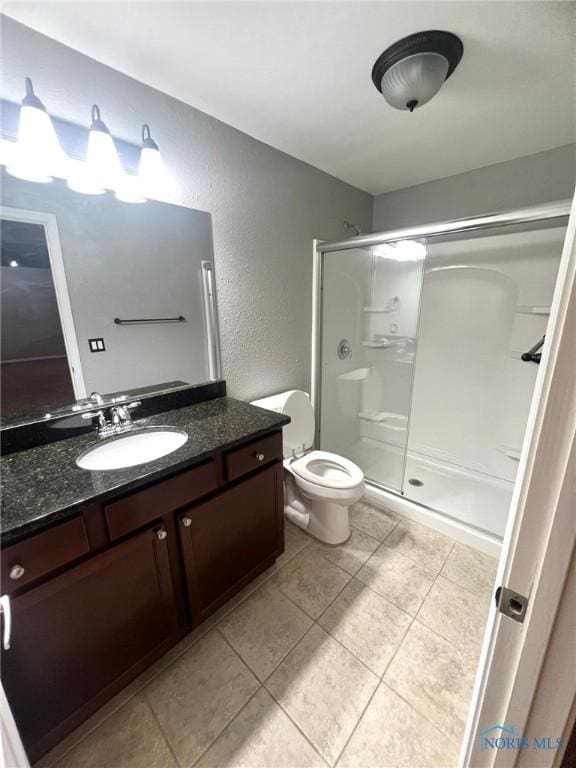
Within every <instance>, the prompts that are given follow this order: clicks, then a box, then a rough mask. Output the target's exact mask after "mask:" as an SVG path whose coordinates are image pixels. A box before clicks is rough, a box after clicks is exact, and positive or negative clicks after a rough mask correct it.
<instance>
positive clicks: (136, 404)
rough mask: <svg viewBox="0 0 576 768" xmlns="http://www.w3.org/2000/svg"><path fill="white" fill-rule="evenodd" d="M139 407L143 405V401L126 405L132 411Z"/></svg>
mask: <svg viewBox="0 0 576 768" xmlns="http://www.w3.org/2000/svg"><path fill="white" fill-rule="evenodd" d="M139 405H142V400H134V402H133V403H128V405H125V406H124V407H125V408H128V410H129V411H131V410H132V409H133V408H138V406H139Z"/></svg>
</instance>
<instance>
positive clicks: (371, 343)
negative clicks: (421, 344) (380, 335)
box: [361, 336, 414, 349]
mask: <svg viewBox="0 0 576 768" xmlns="http://www.w3.org/2000/svg"><path fill="white" fill-rule="evenodd" d="M411 342H414V338H413V337H412V336H393V337H387V338H385V339H364V340H363V341H362V342H361V344H362V346H363V347H369V348H370V349H390V348H392V347H398V346H400V345H401V344H406V343H411Z"/></svg>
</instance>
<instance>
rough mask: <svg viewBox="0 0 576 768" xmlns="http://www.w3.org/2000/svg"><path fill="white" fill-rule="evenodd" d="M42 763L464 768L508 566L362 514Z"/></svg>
mask: <svg viewBox="0 0 576 768" xmlns="http://www.w3.org/2000/svg"><path fill="white" fill-rule="evenodd" d="M351 522H352V526H353V530H352V535H351V537H350V539H349V540H348V541H347V542H346V543H345V544H344V545H342V546H339V547H331V546H328V545H323V544H321V543H320V542H318V541H316V540H314V539H311V538H310V537H309V536H307V535H306V534H305V533H304V532H303V531H301V530H299V529H298V528H295V527H294V526H292V525H290V524H287V527H286V551H285V553H284V554H283V555H282V557H281V558H279V560H278V561H277V562H276V564H275V565H274V567H273V568H271V569H269V571H267V572H266V573H264V574H262V576H260V577H259V578H258V579H256V581H255V582H253V583H252V584H250V585H249V586H248V587H247V588H246V589H245V590H243V592H242V593H240V595H237V596H236V597H235V598H233V599H232V600H231V601H230V602H229V603H228V604H227V605H226V606H224V608H222V609H220V611H219V612H218V613H217V614H216V615H215V616H213V617H211V618H210V619H209V620H208V621H207V622H205V624H203V625H202V626H201V627H199V628H198V629H197V630H195V631H194V632H193V633H192V634H191V635H189V636H188V637H187V638H185V639H184V640H183V641H182V642H181V643H180V644H179V645H178V646H176V648H174V649H172V650H171V651H169V652H168V653H167V654H166V655H165V656H164V657H163V658H162V659H160V660H159V661H158V662H156V664H154V665H153V667H151V668H150V669H148V670H147V671H146V672H145V673H144V674H143V675H141V676H140V677H139V678H138V679H137V680H135V681H134V682H133V683H132V684H131V685H129V686H128V688H126V689H125V690H124V691H122V692H121V693H120V694H118V696H117V697H116V698H115V699H113V700H112V701H111V702H109V703H108V704H107V705H106V706H105V707H104V708H103V709H101V710H100V711H99V712H97V713H96V714H95V715H94V716H93V717H92V718H91V719H90V720H89V721H87V722H86V723H84V724H83V725H82V726H81V727H80V728H78V729H77V730H76V731H75V732H74V733H73V734H71V735H70V736H69V737H68V738H67V739H66V740H65V741H64V742H63V743H62V744H60V745H59V746H58V747H56V748H55V749H54V750H53V751H52V752H51V753H49V754H48V755H46V757H45V758H43V759H42V760H41V761H40V765H41V766H46V767H47V766H49V767H50V768H104V766H106V768H192V766H198V767H200V766H201V767H202V768H224V767H225V766H234V768H240V767H241V766H246V768H248V767H250V768H299V767H300V766H326V765H328V766H335V765H338V766H342V767H344V766H346V767H347V768H377V767H381V768H392V767H393V766H395V767H400V768H449V767H450V766H454V765H455V764H456V761H457V756H458V750H459V742H460V739H461V737H462V731H463V728H464V723H465V718H466V713H467V708H468V703H469V700H470V696H471V692H472V685H473V680H474V674H475V670H476V663H477V658H478V653H479V650H480V644H481V640H482V633H483V630H484V624H485V621H486V616H487V611H488V605H489V600H490V594H491V587H492V582H493V580H494V577H495V572H496V560H493V559H492V558H490V557H487V556H485V555H482V554H479V553H478V552H475V551H474V550H472V549H469V548H468V547H465V546H463V545H462V544H459V543H455V542H454V541H452V540H451V539H449V538H447V537H446V536H442V535H440V534H439V533H436V532H435V531H433V530H431V529H429V528H426V527H424V526H421V525H417V524H415V523H412V522H410V521H407V520H405V519H400V518H398V517H397V516H395V515H392V514H390V513H386V512H383V511H381V510H377V509H375V508H374V507H372V506H370V505H368V504H366V503H364V502H359V503H358V504H357V505H355V507H354V508H353V509H352V510H351Z"/></svg>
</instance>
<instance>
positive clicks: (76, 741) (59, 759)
mask: <svg viewBox="0 0 576 768" xmlns="http://www.w3.org/2000/svg"><path fill="white" fill-rule="evenodd" d="M128 685H130V683H128ZM145 687H146V685H142V687H140V688H137V689H136V690H135V691H134V692H133V693H131V694H130V695H129V696H128V698H127V699H126V700H125V701H122V702H121V703H119V704H118V706H114V708H113V709H112V710H111V711H110V712H109V713H108V714H107V715H106V716H105V717H103V718H102V720H100V721H99V722H97V723H95V724H94V725H93V726H89V727H88V730H87V731H86V733H83V734H82V735H81V736H80V737H79V738H78V739H74V740H73V741H72V743H71V744H69V745H68V746H67V747H65V748H64V751H63V752H62V754H61V755H59V756H58V757H57V758H56V760H55V761H54V762H52V761H50V763H48V764H47V765H46V764H45V768H58V764H59V763H61V762H62V760H63V759H64V758H65V757H66V755H68V754H69V753H70V752H71V751H72V750H73V749H75V748H76V747H77V746H79V745H80V744H82V743H83V742H84V741H86V739H87V738H88V737H89V736H91V735H92V734H93V733H94V732H95V731H97V730H98V729H99V728H100V726H102V725H104V723H105V722H106V721H107V720H109V719H110V718H111V717H112V715H116V714H117V713H118V712H119V711H120V710H121V709H123V708H124V707H125V706H126V705H127V704H129V703H130V702H131V701H132V700H133V699H134V698H136V696H138V695H139V694H140V693H142V692H143V691H144V688H145ZM124 690H126V689H125V688H123V689H122V690H121V691H119V692H118V694H116V695H117V696H119V695H120V694H121V693H122V691H124ZM113 698H114V697H112V699H113ZM112 699H109V700H108V702H106V703H107V704H108V703H109V702H110V701H112ZM105 706H106V704H103V705H102V707H100V709H97V710H96V712H94V713H93V715H91V717H94V716H95V715H97V714H98V713H99V712H100V710H101V709H103V708H104V707H105ZM88 719H89V718H88ZM86 723H87V720H84V722H83V723H80V725H79V726H77V728H76V729H75V730H74V731H71V732H70V733H69V734H68V736H65V737H64V739H62V741H60V742H58V744H56V745H55V746H54V747H53V748H52V749H58V747H60V746H61V744H62V743H63V742H64V741H65V740H66V739H67V738H71V737H72V736H73V735H74V733H75V731H76V730H78V729H79V728H81V727H82V726H84V725H85V724H86ZM51 751H52V750H50V751H49V752H47V753H46V754H45V755H43V756H42V757H41V758H40V760H39V761H38V763H39V765H41V764H42V762H41V761H44V760H45V758H46V757H47V756H48V755H49V754H50V752H51Z"/></svg>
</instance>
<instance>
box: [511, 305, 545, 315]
mask: <svg viewBox="0 0 576 768" xmlns="http://www.w3.org/2000/svg"><path fill="white" fill-rule="evenodd" d="M516 314H518V315H549V314H550V307H541V306H537V307H532V306H529V305H527V304H520V305H519V306H517V307H516Z"/></svg>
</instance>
